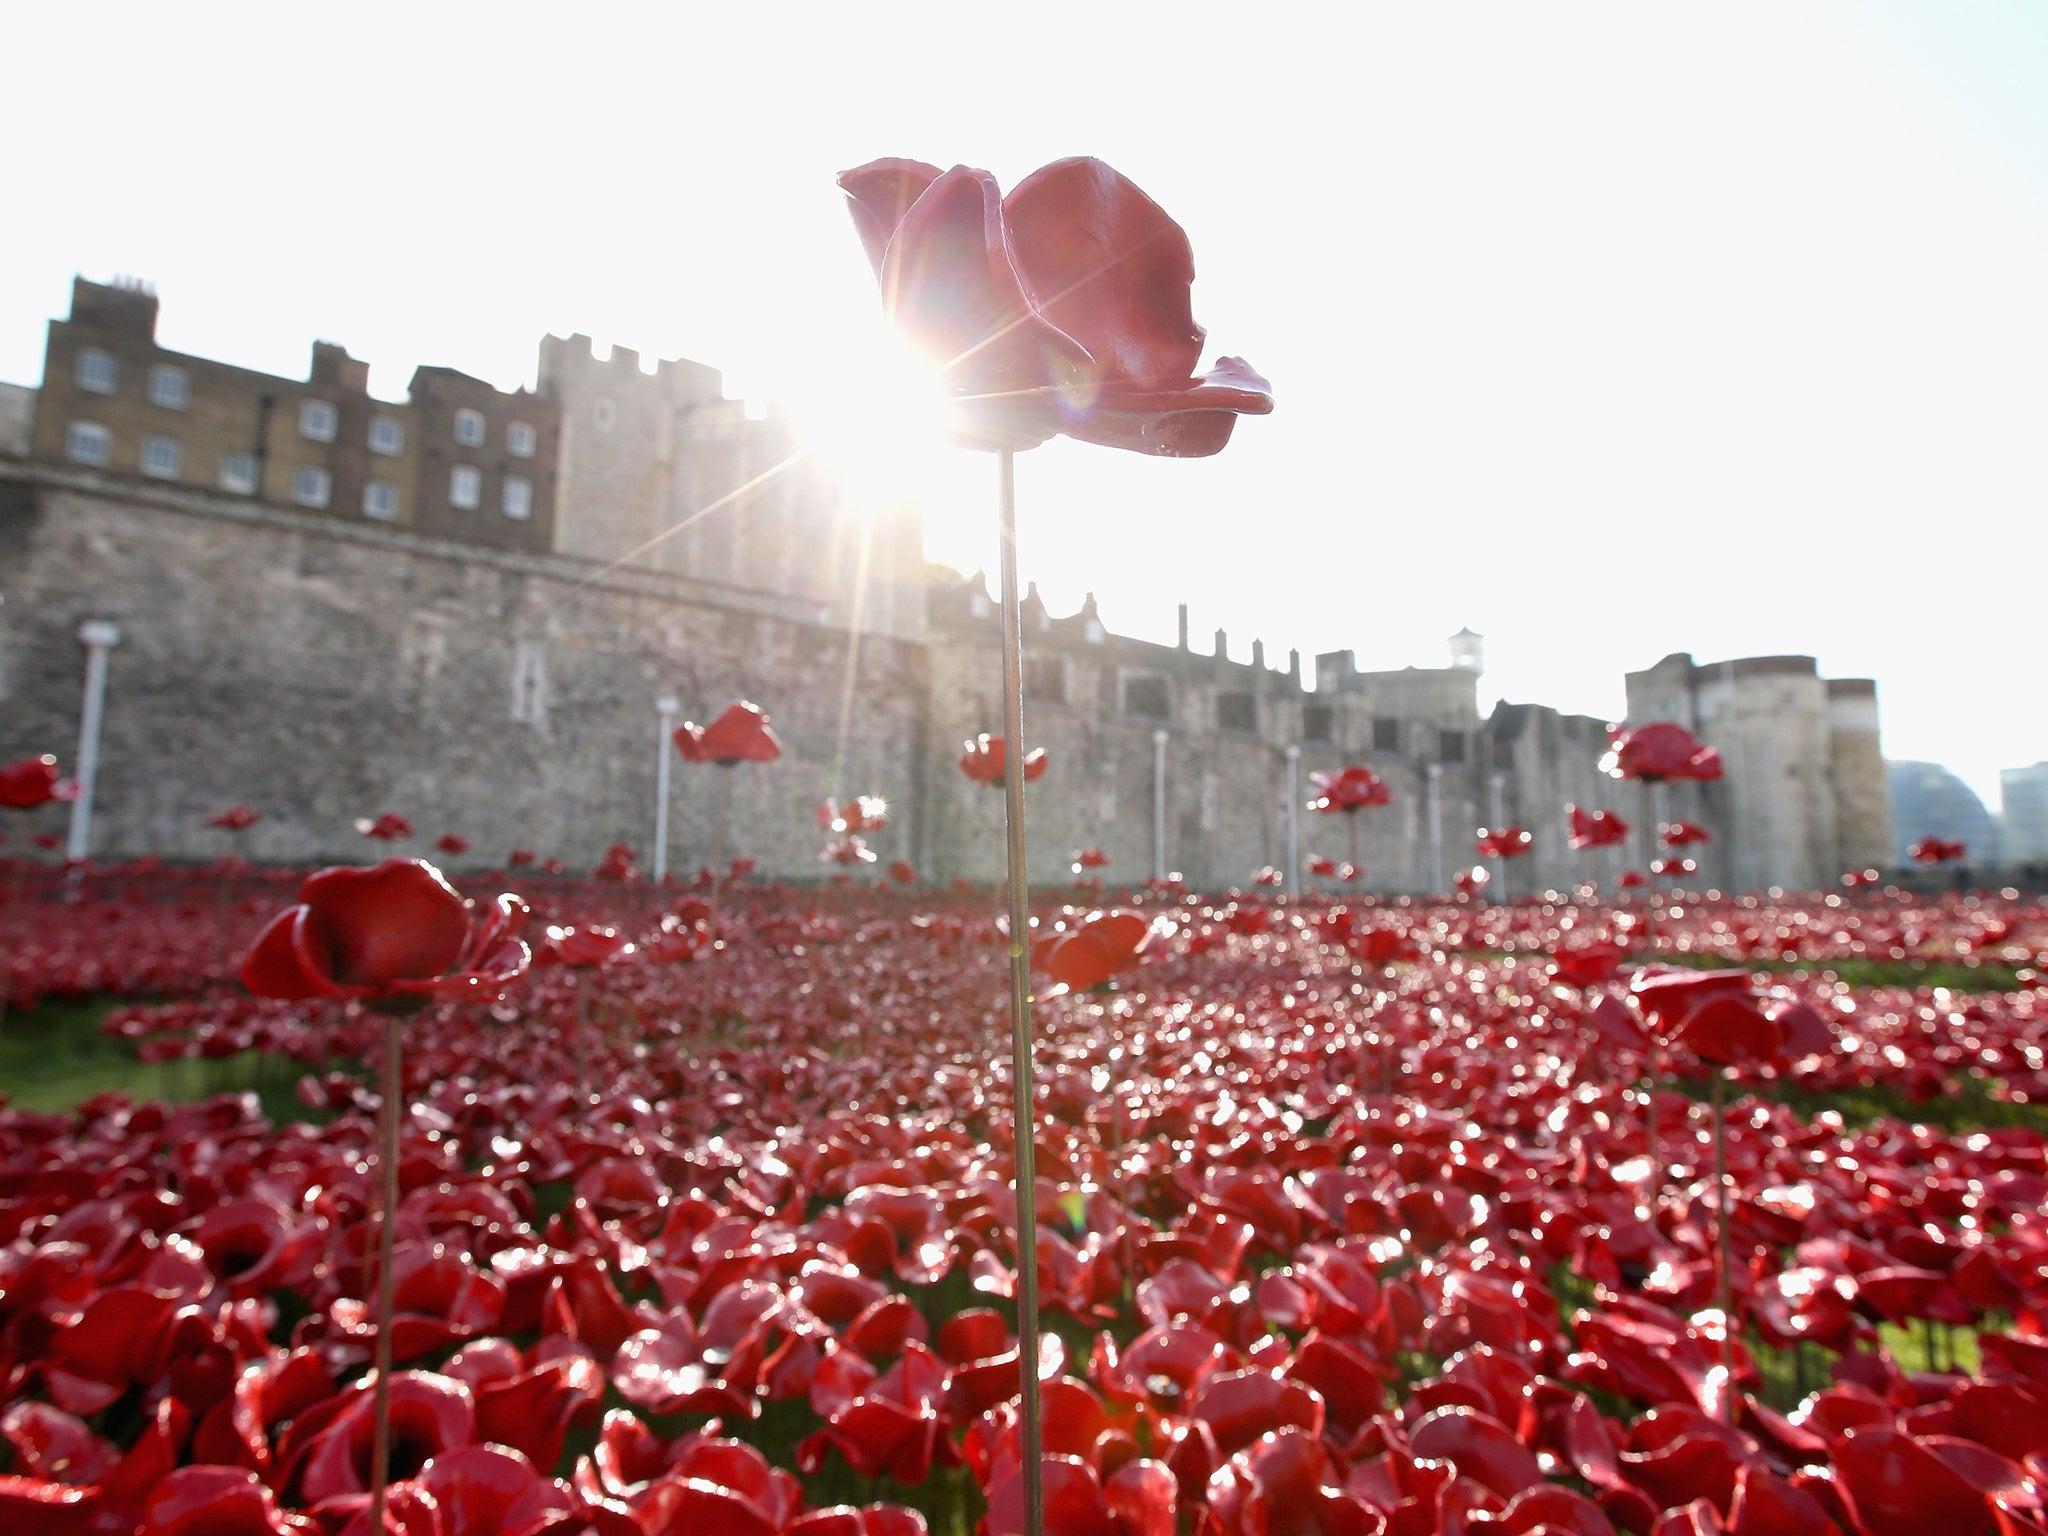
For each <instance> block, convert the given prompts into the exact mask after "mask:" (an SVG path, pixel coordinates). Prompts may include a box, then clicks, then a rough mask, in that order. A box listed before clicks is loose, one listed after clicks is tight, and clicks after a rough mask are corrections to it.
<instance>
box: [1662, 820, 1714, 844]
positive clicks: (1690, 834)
mask: <svg viewBox="0 0 2048 1536" xmlns="http://www.w3.org/2000/svg"><path fill="white" fill-rule="evenodd" d="M1657 836H1658V838H1659V839H1660V840H1661V841H1662V842H1663V844H1664V846H1665V847H1666V848H1690V847H1692V846H1693V845H1694V844H1696V843H1710V842H1712V841H1713V840H1714V835H1713V833H1711V832H1709V831H1708V830H1707V829H1706V828H1705V827H1703V826H1701V825H1700V824H1699V823H1698V822H1696V821H1667V822H1665V823H1663V824H1662V825H1661V826H1659V827H1658V828H1657Z"/></svg>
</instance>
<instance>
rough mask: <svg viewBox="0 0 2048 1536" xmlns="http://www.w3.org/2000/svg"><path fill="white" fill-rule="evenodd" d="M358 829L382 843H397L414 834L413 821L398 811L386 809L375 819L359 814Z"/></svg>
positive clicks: (364, 834)
mask: <svg viewBox="0 0 2048 1536" xmlns="http://www.w3.org/2000/svg"><path fill="white" fill-rule="evenodd" d="M356 830H357V831H358V832H360V833H362V835H363V836H364V837H370V838H375V839H376V840H377V841H378V842H380V843H397V842H403V841H404V840H405V839H406V838H408V837H411V836H412V823H411V822H409V821H407V820H406V819H405V818H404V817H403V816H401V815H399V814H398V812H396V811H386V812H385V813H384V814H383V815H381V816H379V817H378V818H377V819H376V820H375V821H372V820H370V818H369V817H367V816H358V817H357V818H356Z"/></svg>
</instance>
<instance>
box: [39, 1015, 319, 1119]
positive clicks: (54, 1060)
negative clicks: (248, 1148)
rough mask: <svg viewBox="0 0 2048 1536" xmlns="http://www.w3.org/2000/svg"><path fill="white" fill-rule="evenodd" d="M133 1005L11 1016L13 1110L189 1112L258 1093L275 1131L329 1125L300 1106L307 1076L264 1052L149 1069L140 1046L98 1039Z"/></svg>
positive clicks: (160, 1064) (159, 1064)
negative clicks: (158, 1104)
mask: <svg viewBox="0 0 2048 1536" xmlns="http://www.w3.org/2000/svg"><path fill="white" fill-rule="evenodd" d="M132 1001H133V999H131V998H88V999H85V1000H83V1001H78V1002H45V1003H41V1004H39V1005H38V1006H36V1007H34V1008H28V1009H16V1010H11V1011H10V1012H9V1013H8V1015H7V1019H6V1022H5V1024H4V1025H0V1095H5V1097H6V1099H7V1102H8V1104H9V1105H11V1106H12V1107H13V1108H15V1109H25V1110H32V1111H35V1112H37V1113H40V1114H57V1113H62V1112H63V1111H66V1110H70V1109H74V1108H76V1107H77V1106H78V1105H79V1104H80V1103H81V1102H83V1101H84V1100H86V1099H89V1098H91V1097H93V1096H94V1095H95V1094H101V1093H125V1094H128V1095H129V1096H130V1097H132V1098H134V1099H136V1100H138V1101H141V1100H150V1099H161V1100H164V1101H166V1102H169V1103H174V1104H188V1103H192V1102H194V1101H195V1100H199V1099H207V1098H211V1097H213V1096H214V1095H215V1094H220V1093H242V1092H246V1091H254V1093H255V1094H256V1096H257V1098H258V1100H259V1101H261V1103H262V1105H263V1113H264V1114H265V1116H266V1117H268V1118H269V1119H270V1121H271V1122H272V1123H273V1124H283V1123H285V1122H287V1121H292V1120H313V1121H317V1120H319V1119H323V1118H325V1117H324V1116H322V1115H320V1114H318V1113H316V1112H315V1111H313V1110H309V1109H308V1108H306V1106H305V1105H303V1104H301V1103H300V1102H299V1099H298V1093H297V1089H298V1082H299V1079H300V1078H301V1077H302V1076H304V1074H305V1071H306V1068H305V1067H304V1066H302V1065H301V1064H299V1063H298V1062H295V1061H291V1060H288V1059H286V1058H284V1057H281V1056H273V1055H269V1054H267V1053H265V1052H262V1051H244V1052H242V1053H241V1054H239V1055H236V1056H224V1057H219V1058H215V1059H210V1060H203V1059H197V1058H195V1059H191V1060H181V1061H162V1062H151V1061H141V1060H138V1059H137V1058H136V1055H135V1047H134V1045H133V1044H132V1043H131V1042H129V1041H127V1040H117V1039H112V1038H110V1037H108V1036H107V1035H104V1034H102V1033H101V1032H100V1025H101V1024H102V1023H104V1022H105V1021H106V1017H107V1015H108V1014H110V1013H112V1012H113V1011H114V1010H115V1009H116V1008H119V1007H122V1006H125V1005H127V1004H129V1003H131V1002H132Z"/></svg>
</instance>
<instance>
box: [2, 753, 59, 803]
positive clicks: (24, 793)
mask: <svg viewBox="0 0 2048 1536" xmlns="http://www.w3.org/2000/svg"><path fill="white" fill-rule="evenodd" d="M62 783H63V780H62V779H61V778H60V776H59V775H58V773H57V759H56V758H54V757H52V756H51V755H50V754H49V753H47V752H45V753H43V754H42V755H41V756H39V757H24V758H23V759H22V760H21V761H20V762H18V763H9V764H8V765H7V766H6V767H4V768H0V806H5V807H6V808H7V809H8V810H10V811H32V810H34V809H35V808H36V807H37V806H39V805H47V804H48V803H49V802H50V801H52V800H58V799H62V798H63V796H62V795H61V794H60V793H59V790H60V787H61V786H62Z"/></svg>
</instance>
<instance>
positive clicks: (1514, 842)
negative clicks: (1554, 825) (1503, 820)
mask: <svg viewBox="0 0 2048 1536" xmlns="http://www.w3.org/2000/svg"><path fill="white" fill-rule="evenodd" d="M1535 846H1536V837H1535V834H1533V833H1532V832H1530V830H1529V829H1528V828H1527V827H1495V828H1493V829H1492V830H1488V829H1487V828H1485V827H1481V828H1480V829H1479V843H1478V849H1477V852H1478V854H1479V857H1481V858H1482V859H1492V860H1493V861H1494V862H1495V863H1496V864H1498V865H1499V866H1500V899H1501V900H1502V901H1503V902H1505V901H1506V900H1507V899H1508V860H1510V859H1519V858H1520V857H1521V856H1522V855H1523V854H1525V853H1527V852H1528V851H1529V850H1530V849H1532V848H1534V847H1535Z"/></svg>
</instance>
